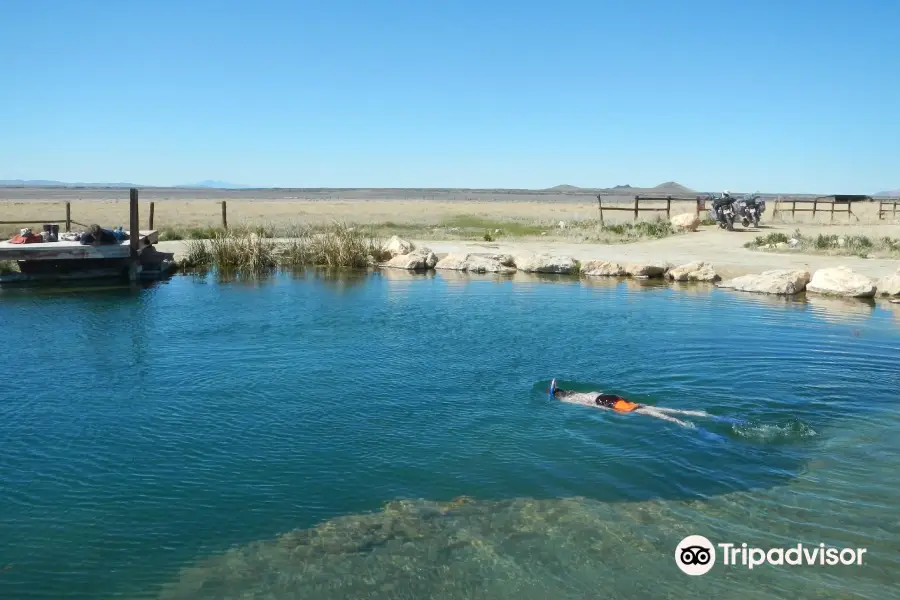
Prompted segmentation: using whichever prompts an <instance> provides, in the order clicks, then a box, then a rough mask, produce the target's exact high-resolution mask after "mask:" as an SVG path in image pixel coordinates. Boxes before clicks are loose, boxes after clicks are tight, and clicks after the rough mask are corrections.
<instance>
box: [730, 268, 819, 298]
mask: <svg viewBox="0 0 900 600" xmlns="http://www.w3.org/2000/svg"><path fill="white" fill-rule="evenodd" d="M809 280H810V274H809V272H808V271H793V270H790V269H776V270H774V271H765V272H763V273H760V274H758V275H742V276H740V277H735V278H734V279H732V280H730V281H725V282H722V283H720V284H719V287H722V288H728V289H733V290H738V291H741V292H755V293H757V294H778V295H786V296H792V295H794V294H799V293H800V292H802V291H803V290H805V289H806V285H807V284H808V283H809Z"/></svg>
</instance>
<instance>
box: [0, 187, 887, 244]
mask: <svg viewBox="0 0 900 600" xmlns="http://www.w3.org/2000/svg"><path fill="white" fill-rule="evenodd" d="M141 197H142V201H141V205H140V222H141V227H149V225H150V224H149V211H150V200H149V199H143V198H145V195H142V196H141ZM466 198H469V199H466ZM65 200H69V201H70V202H71V217H72V220H73V221H75V222H77V223H79V224H81V225H82V226H87V225H89V224H91V223H100V224H101V225H104V226H107V227H114V226H116V225H124V226H126V227H127V226H128V201H127V199H126V198H120V199H115V198H106V199H101V198H98V199H91V200H88V199H79V198H78V197H74V198H61V199H59V200H53V201H47V200H40V199H14V198H13V199H10V198H5V199H4V198H0V221H23V222H24V224H10V225H0V233H2V234H3V235H5V234H6V233H9V232H11V231H14V230H15V229H17V228H21V227H25V226H31V227H35V226H38V227H39V226H40V224H41V223H49V222H63V221H64V219H65V204H64V201H65ZM153 202H154V222H153V228H154V229H163V228H166V227H208V226H220V225H221V224H222V204H221V200H213V199H169V200H166V199H162V200H153ZM633 202H634V201H633V199H631V198H628V197H611V198H604V200H603V205H604V206H606V207H611V208H612V207H617V208H628V209H629V210H618V211H612V210H606V211H604V214H603V218H604V222H605V223H607V224H609V223H630V222H632V221H633V219H634V213H633V212H632V211H631V210H630V208H631V207H633ZM664 206H665V202H642V203H641V207H647V208H653V207H656V208H660V207H664ZM226 207H227V215H228V223H229V225H232V226H233V225H237V224H255V225H267V224H291V223H309V224H325V223H330V222H332V221H335V220H337V221H343V222H347V223H354V224H380V223H387V222H390V223H396V224H400V225H402V224H410V225H412V224H415V225H440V224H441V223H442V222H444V221H447V220H449V219H452V218H454V217H462V216H465V217H477V218H482V219H491V220H496V221H519V222H523V223H529V224H541V225H547V226H550V225H552V224H555V223H558V222H559V221H567V222H569V221H583V220H596V219H598V216H599V215H598V210H597V201H596V198H593V197H584V196H562V195H557V196H550V195H547V196H541V195H534V196H526V195H520V196H517V199H516V200H508V199H504V197H503V196H484V197H478V198H477V199H472V198H471V197H469V196H466V195H464V194H462V193H461V194H460V198H449V199H434V200H432V199H427V198H425V197H424V196H423V197H421V198H418V199H410V198H405V199H383V198H382V199H379V198H373V199H369V200H359V199H354V200H347V199H341V200H338V199H318V200H303V199H282V200H271V199H266V200H262V199H260V200H252V199H232V198H228V199H226ZM798 207H799V206H798ZM805 207H806V208H808V206H805ZM801 208H803V207H801ZM852 208H853V215H852V216H848V215H847V214H846V213H844V214H835V215H834V219H833V221H832V219H831V215H830V213H828V212H825V211H824V208H823V207H822V206H821V205H820V206H819V209H820V210H821V211H822V212H818V213H817V214H816V216H815V218H813V216H812V213H811V212H802V213H796V214H794V215H791V214H790V209H791V203H789V202H788V203H781V204H776V205H773V204H772V203H770V204H769V205H768V207H767V211H766V213H765V214H764V215H763V222H764V224H765V223H772V224H777V223H784V224H787V223H797V224H812V223H815V224H819V225H823V226H824V225H829V224H833V225H834V226H841V227H843V226H848V225H851V226H855V225H873V224H886V223H892V222H900V212H898V214H897V218H896V219H894V218H893V213H891V214H890V215H887V217H886V218H885V219H884V220H879V219H878V208H879V204H878V203H877V202H872V203H870V202H866V203H857V204H854V205H853V207H852ZM695 210H696V204H695V202H673V205H672V214H673V215H674V214H680V213H683V212H693V211H695ZM660 215H664V213H660V212H649V211H648V212H642V213H640V219H641V220H649V219H654V218H657V216H660ZM73 227H77V226H73Z"/></svg>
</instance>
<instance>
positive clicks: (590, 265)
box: [581, 260, 625, 277]
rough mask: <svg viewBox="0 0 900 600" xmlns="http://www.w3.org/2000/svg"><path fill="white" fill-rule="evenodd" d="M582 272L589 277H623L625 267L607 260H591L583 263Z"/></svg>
mask: <svg viewBox="0 0 900 600" xmlns="http://www.w3.org/2000/svg"><path fill="white" fill-rule="evenodd" d="M581 274H582V275H586V276H588V277H622V276H623V275H625V267H623V266H622V265H620V264H619V263H614V262H608V261H605V260H589V261H587V262H585V263H582V264H581Z"/></svg>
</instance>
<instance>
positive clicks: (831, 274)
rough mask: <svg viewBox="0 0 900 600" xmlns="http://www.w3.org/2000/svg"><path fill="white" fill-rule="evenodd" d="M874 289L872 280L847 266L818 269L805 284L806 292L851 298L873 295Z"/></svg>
mask: <svg viewBox="0 0 900 600" xmlns="http://www.w3.org/2000/svg"><path fill="white" fill-rule="evenodd" d="M875 289H876V288H875V282H874V281H872V280H871V279H869V278H868V277H866V276H865V275H861V274H859V273H855V272H853V271H851V270H850V269H849V268H847V267H830V268H827V269H819V270H818V271H816V272H815V273H813V276H812V279H811V280H810V281H809V283H808V284H807V285H806V290H807V291H808V292H814V293H816V294H827V295H830V296H849V297H852V298H871V297H872V296H874V295H875Z"/></svg>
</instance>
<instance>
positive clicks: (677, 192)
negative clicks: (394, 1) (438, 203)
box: [0, 179, 900, 198]
mask: <svg viewBox="0 0 900 600" xmlns="http://www.w3.org/2000/svg"><path fill="white" fill-rule="evenodd" d="M0 187H24V188H27V187H51V188H95V189H96V188H101V189H102V188H131V187H137V188H168V189H219V190H250V189H259V190H264V189H298V190H300V189H310V190H312V189H315V190H319V191H326V190H331V189H347V190H350V189H369V188H266V187H258V186H250V185H243V184H239V183H229V182H227V181H217V180H212V179H207V180H204V181H199V182H197V183H185V184H181V185H173V186H158V185H141V184H135V183H127V182H117V183H111V182H100V183H97V182H81V181H79V182H68V181H57V180H54V179H0ZM373 189H374V188H373ZM379 189H380V188H379ZM397 189H401V188H397ZM416 189H423V190H425V189H430V188H416ZM434 189H445V188H434ZM485 191H487V190H485ZM535 191H538V190H535ZM539 191H542V192H556V193H562V194H601V195H608V196H632V195H636V194H648V195H649V194H655V195H665V196H693V195H696V194H697V193H698V192H696V191H694V190H692V189H691V188H689V187H687V186H684V185H681V184H680V183H677V182H675V181H666V182H665V183H661V184H659V185H657V186H654V187H649V188H642V187H633V186H631V185H627V184H626V185H616V186H613V187H609V188H583V187H578V186H575V185H568V184H562V185H557V186H553V187H551V188H546V189H544V190H539ZM732 193H736V192H732ZM872 196H882V197H885V196H886V197H892V198H900V189H896V190H888V191H884V192H878V193H877V194H872Z"/></svg>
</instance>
